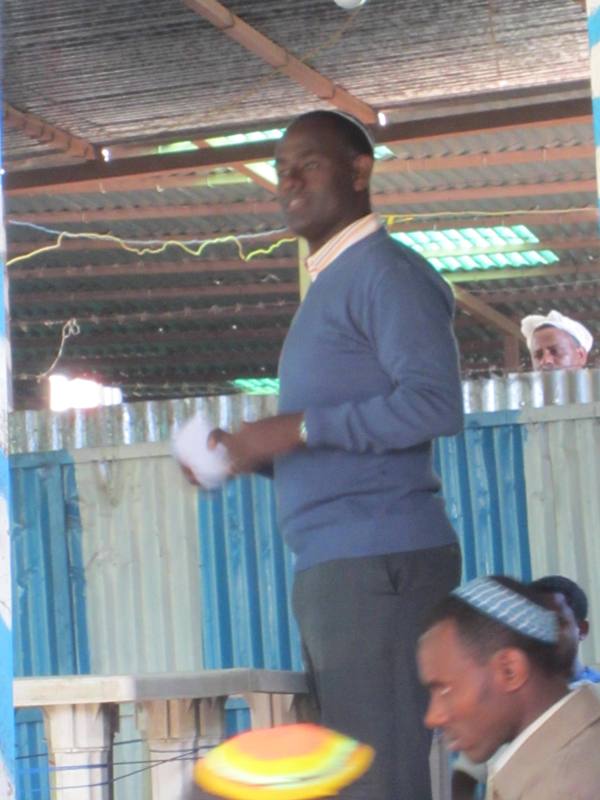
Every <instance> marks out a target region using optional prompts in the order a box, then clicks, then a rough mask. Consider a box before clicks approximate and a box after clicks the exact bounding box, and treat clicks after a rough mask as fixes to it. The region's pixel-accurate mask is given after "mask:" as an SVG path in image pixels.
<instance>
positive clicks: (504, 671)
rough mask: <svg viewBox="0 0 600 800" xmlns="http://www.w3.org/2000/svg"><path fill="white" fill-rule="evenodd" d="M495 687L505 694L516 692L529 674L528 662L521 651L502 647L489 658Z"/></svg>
mask: <svg viewBox="0 0 600 800" xmlns="http://www.w3.org/2000/svg"><path fill="white" fill-rule="evenodd" d="M491 666H492V668H493V675H494V681H495V683H496V686H497V687H498V688H499V689H500V690H501V691H503V692H505V693H506V694H510V693H511V692H516V691H518V690H519V689H520V688H521V687H522V686H523V685H524V684H525V683H527V681H528V680H529V676H530V674H531V669H530V666H529V661H528V659H527V656H526V655H525V653H524V652H523V651H522V650H518V649H517V648H516V647H504V648H503V649H502V650H498V652H497V653H494V655H493V656H492V658H491Z"/></svg>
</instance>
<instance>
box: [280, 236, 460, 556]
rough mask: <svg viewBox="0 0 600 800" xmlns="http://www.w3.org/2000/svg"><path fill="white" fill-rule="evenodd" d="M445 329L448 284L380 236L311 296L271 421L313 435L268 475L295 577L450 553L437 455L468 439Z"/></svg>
mask: <svg viewBox="0 0 600 800" xmlns="http://www.w3.org/2000/svg"><path fill="white" fill-rule="evenodd" d="M452 317H453V298H452V292H451V291H450V288H449V287H448V285H447V284H446V283H445V282H444V281H443V280H442V279H441V278H440V277H439V276H438V274H437V273H436V271H435V270H434V269H433V268H432V267H431V266H430V265H429V264H428V263H427V262H426V261H425V260H424V259H423V258H421V257H420V256H419V255H417V254H416V253H415V252H414V251H412V250H409V249H408V248H405V247H403V246H402V245H400V244H398V243H397V242H395V241H394V240H393V239H392V238H391V237H390V236H388V234H387V233H386V232H385V230H383V229H380V230H379V231H377V232H376V233H373V234H371V235H370V236H367V237H366V238H364V239H362V240H361V241H360V242H358V243H356V244H354V245H352V246H351V247H350V248H348V249H347V250H346V251H345V252H343V253H342V254H341V255H340V256H338V258H337V259H335V261H333V262H332V263H331V264H330V265H329V266H328V267H327V269H326V270H325V271H324V272H322V273H321V274H320V275H319V276H318V278H317V280H316V281H315V282H314V283H313V284H312V285H311V287H310V289H309V291H308V293H307V295H306V298H305V299H304V301H303V303H302V304H301V306H300V308H299V309H298V312H297V313H296V316H295V317H294V319H293V321H292V324H291V327H290V330H289V333H288V335H287V338H286V340H285V343H284V346H283V350H282V353H281V359H280V363H279V377H280V382H281V385H280V399H279V410H280V412H281V413H285V412H297V411H305V413H306V425H307V432H308V446H307V448H304V449H299V450H295V451H294V452H292V453H290V454H289V455H286V456H284V457H282V458H279V459H277V460H276V462H275V481H276V490H277V498H278V505H279V519H280V526H281V530H282V532H283V535H284V537H285V539H286V541H287V542H288V544H289V546H290V547H291V549H292V550H293V552H294V553H295V554H296V556H297V558H296V569H298V570H302V569H306V568H308V567H311V566H313V565H314V564H318V563H320V562H324V561H329V560H332V559H338V558H355V557H359V556H367V555H381V554H386V553H396V552H401V551H408V550H418V549H421V548H427V547H436V546H439V545H444V544H448V543H450V542H453V541H455V540H456V536H455V533H454V531H453V529H452V527H451V525H450V523H449V521H448V519H447V517H446V514H445V511H444V508H443V501H442V499H441V498H440V497H439V496H438V494H437V493H438V490H439V481H438V479H437V477H436V475H435V474H434V472H433V470H432V452H431V451H432V447H431V440H432V439H433V438H435V437H436V436H442V435H450V434H454V433H457V432H458V431H459V430H460V428H461V426H462V395H461V386H460V377H459V370H458V358H457V348H456V342H455V339H454V336H453V333H452Z"/></svg>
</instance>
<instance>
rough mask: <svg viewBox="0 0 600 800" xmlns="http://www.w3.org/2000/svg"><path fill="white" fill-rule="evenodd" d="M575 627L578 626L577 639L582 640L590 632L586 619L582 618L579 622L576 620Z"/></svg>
mask: <svg viewBox="0 0 600 800" xmlns="http://www.w3.org/2000/svg"><path fill="white" fill-rule="evenodd" d="M577 627H578V628H579V641H580V642H583V640H584V639H585V638H586V636H587V635H588V633H589V632H590V623H589V622H588V620H587V619H582V620H581V622H577Z"/></svg>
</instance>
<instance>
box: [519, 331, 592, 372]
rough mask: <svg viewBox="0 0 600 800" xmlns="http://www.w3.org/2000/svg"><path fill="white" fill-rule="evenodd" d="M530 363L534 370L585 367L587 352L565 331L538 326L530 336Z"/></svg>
mask: <svg viewBox="0 0 600 800" xmlns="http://www.w3.org/2000/svg"><path fill="white" fill-rule="evenodd" d="M529 352H530V354H531V363H532V366H533V368H534V369H536V370H549V369H579V368H581V367H585V364H586V361H587V353H586V351H585V349H584V348H583V347H581V345H578V344H577V342H576V341H575V339H574V338H573V337H572V336H571V335H570V334H569V333H567V332H566V331H561V330H560V328H552V327H545V328H538V330H537V331H534V333H533V336H532V337H531V347H530V351H529Z"/></svg>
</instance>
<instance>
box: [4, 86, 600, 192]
mask: <svg viewBox="0 0 600 800" xmlns="http://www.w3.org/2000/svg"><path fill="white" fill-rule="evenodd" d="M576 122H584V123H585V124H589V125H591V123H592V116H591V113H590V103H589V102H588V101H585V102H584V101H579V100H578V101H564V102H563V103H555V104H549V103H546V104H544V105H540V106H529V107H525V108H517V109H511V110H510V113H509V112H508V111H506V110H503V111H490V112H488V113H486V114H481V113H468V114H458V115H456V116H455V117H446V118H435V119H424V120H418V121H417V122H410V123H396V124H394V125H389V126H388V127H387V128H380V129H379V130H378V134H379V139H378V141H380V142H381V143H382V144H389V145H395V144H399V143H402V142H407V143H408V142H411V141H413V142H414V141H421V140H424V139H433V138H436V137H438V138H439V137H449V136H459V135H463V134H466V133H469V134H475V133H493V132H494V131H500V130H507V129H512V128H519V127H524V126H525V127H527V126H545V125H557V124H564V123H568V124H574V123H576ZM274 151H275V143H274V142H272V141H266V142H253V143H250V144H243V145H232V146H229V147H214V148H200V149H199V150H193V151H189V152H184V153H164V154H161V155H147V156H135V157H132V158H119V159H115V160H112V161H110V162H108V163H104V162H96V163H94V164H91V163H90V164H80V165H77V166H75V167H70V168H68V169H65V168H64V167H49V168H46V169H37V170H35V169H31V170H22V171H18V172H9V173H8V174H7V175H6V176H5V181H4V185H5V191H6V192H7V193H8V194H36V193H46V192H51V191H60V192H62V191H109V190H110V189H111V188H112V184H113V183H115V184H118V185H119V188H123V182H124V181H125V180H128V181H129V182H130V183H129V188H131V189H133V188H136V187H137V186H138V182H139V181H140V180H143V181H144V182H147V181H148V180H149V179H150V180H151V181H156V183H157V184H158V183H160V181H161V179H162V178H164V179H165V181H167V180H168V181H169V185H178V184H177V179H175V180H174V181H173V176H174V175H175V173H183V175H182V177H181V179H180V184H179V185H181V186H184V185H190V184H193V183H194V181H196V180H197V178H195V177H194V176H190V175H189V173H190V172H194V171H197V170H202V171H203V172H206V171H207V170H210V169H211V168H217V167H225V166H228V167H232V168H234V169H235V168H237V167H239V166H242V167H243V166H245V165H247V164H248V163H252V162H253V161H265V160H269V159H271V158H273V155H274ZM185 173H187V174H185Z"/></svg>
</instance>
